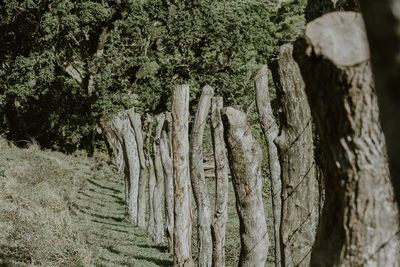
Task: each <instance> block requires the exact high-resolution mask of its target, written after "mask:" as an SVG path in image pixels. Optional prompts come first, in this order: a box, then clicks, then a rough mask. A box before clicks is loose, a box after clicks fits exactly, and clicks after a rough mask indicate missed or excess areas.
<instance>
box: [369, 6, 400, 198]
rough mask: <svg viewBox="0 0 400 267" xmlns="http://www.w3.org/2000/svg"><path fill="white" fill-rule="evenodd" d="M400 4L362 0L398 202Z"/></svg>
mask: <svg viewBox="0 0 400 267" xmlns="http://www.w3.org/2000/svg"><path fill="white" fill-rule="evenodd" d="M399 6H400V1H399V0H394V1H389V0H380V1H371V0H364V1H363V2H362V12H363V15H364V20H365V24H366V28H367V34H368V39H369V44H370V48H371V61H372V69H373V71H374V76H375V88H376V91H377V94H378V100H379V101H378V102H379V107H380V111H381V120H382V128H383V132H384V133H385V137H386V143H387V144H388V145H387V150H388V155H389V165H390V169H391V175H392V183H393V185H394V187H395V193H396V199H397V203H398V204H399V203H400V142H399V135H400V123H399V119H398V118H397V114H400V104H399V99H400V90H399V88H400V75H399V74H400V62H399V60H398V58H399V57H400V32H399V30H398V29H399V27H400V17H399V16H398V7H399ZM396 14H397V15H396Z"/></svg>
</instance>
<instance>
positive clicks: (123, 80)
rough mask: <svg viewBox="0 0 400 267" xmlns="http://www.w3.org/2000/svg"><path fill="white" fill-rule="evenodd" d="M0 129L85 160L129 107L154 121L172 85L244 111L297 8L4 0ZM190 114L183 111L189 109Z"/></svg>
mask: <svg viewBox="0 0 400 267" xmlns="http://www.w3.org/2000/svg"><path fill="white" fill-rule="evenodd" d="M3 2H4V8H2V9H1V11H0V21H1V22H0V33H1V34H0V41H1V43H2V44H4V45H3V47H2V48H0V49H1V50H0V60H1V62H3V63H2V65H1V66H0V112H1V120H0V127H1V129H2V131H3V132H7V133H8V134H7V135H8V137H9V138H11V139H13V140H21V139H26V138H27V137H34V138H36V139H37V140H38V141H39V143H40V144H41V145H42V146H44V147H49V148H54V149H60V150H63V151H73V150H75V149H78V148H86V149H88V150H89V151H92V150H93V144H94V140H95V139H96V138H98V136H99V135H98V132H100V131H99V125H100V124H101V122H102V121H103V120H107V119H108V118H110V117H111V116H113V115H114V114H115V113H116V112H117V111H118V110H121V109H126V108H128V107H131V106H132V105H134V106H135V107H136V109H137V110H138V111H140V112H150V113H154V114H155V113H158V112H161V111H164V110H166V109H167V108H168V107H169V105H170V97H171V88H172V87H173V85H174V84H178V83H188V84H190V86H191V99H192V100H193V101H194V102H197V100H198V97H199V94H200V88H201V87H202V86H204V85H205V84H210V85H211V86H213V87H214V88H215V89H216V93H217V94H219V95H222V96H224V98H225V101H226V102H227V104H239V103H240V104H242V105H244V106H250V103H251V102H252V101H253V88H252V87H253V84H252V80H253V76H254V74H255V72H256V70H257V69H258V68H259V66H260V65H261V64H262V63H265V61H266V59H267V58H268V57H269V56H271V55H272V54H273V53H274V51H275V50H276V48H277V47H278V45H279V43H280V41H287V40H292V39H294V38H295V37H296V36H297V35H299V34H301V31H302V28H303V26H302V25H303V20H304V19H303V15H302V14H303V10H304V8H305V5H306V3H305V1H304V0H292V1H287V2H284V3H283V4H281V5H278V4H277V3H275V2H266V1H259V0H258V1H257V0H239V1H233V0H230V1H222V0H219V1H210V0H196V1H186V0H185V1H170V0H155V1H145V0H143V1H135V0H93V1H86V0H80V1H79V0H45V1H35V0H25V1H23V2H21V1H17V0H4V1H3ZM194 106H196V105H195V103H194V105H191V107H194Z"/></svg>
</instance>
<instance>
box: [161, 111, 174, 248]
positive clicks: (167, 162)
mask: <svg viewBox="0 0 400 267" xmlns="http://www.w3.org/2000/svg"><path fill="white" fill-rule="evenodd" d="M165 121H166V125H167V127H164V129H163V131H162V133H161V139H160V152H161V160H162V163H163V167H164V190H165V229H166V231H165V232H166V234H167V239H168V248H169V252H170V253H173V251H174V177H173V171H174V169H173V164H172V153H173V152H172V147H171V142H170V141H171V140H170V138H169V133H171V131H172V128H171V126H172V125H171V123H172V117H171V113H170V112H166V114H165ZM165 128H167V129H165Z"/></svg>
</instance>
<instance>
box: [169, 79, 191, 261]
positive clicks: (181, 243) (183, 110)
mask: <svg viewBox="0 0 400 267" xmlns="http://www.w3.org/2000/svg"><path fill="white" fill-rule="evenodd" d="M172 128H173V137H172V146H173V151H174V153H173V165H174V178H175V181H174V207H175V210H174V213H175V219H174V223H175V225H174V265H175V266H179V267H184V266H190V265H192V264H193V261H192V253H191V246H192V242H191V237H192V221H191V196H190V170H189V86H188V85H178V86H175V88H174V91H173V96H172Z"/></svg>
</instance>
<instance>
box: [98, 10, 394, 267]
mask: <svg viewBox="0 0 400 267" xmlns="http://www.w3.org/2000/svg"><path fill="white" fill-rule="evenodd" d="M350 26H351V27H353V28H352V29H353V31H349V30H347V29H348V27H350ZM351 27H350V28H351ZM327 29H328V30H327ZM352 32H354V33H356V34H352ZM306 39H307V42H303V43H301V44H300V43H299V44H297V46H296V49H297V50H296V51H294V48H293V45H290V44H286V45H283V46H282V47H281V48H280V50H279V54H278V59H277V60H275V61H273V62H272V63H271V65H270V67H271V72H272V78H273V81H274V83H275V89H276V94H277V100H278V103H279V111H278V112H275V114H274V112H273V108H272V105H271V99H270V95H269V90H268V72H269V70H268V67H267V66H263V67H262V68H261V69H260V71H259V72H258V74H257V75H256V78H255V93H256V94H255V95H256V104H257V109H258V113H259V119H260V124H261V128H262V130H263V132H264V136H265V140H266V144H267V149H268V161H269V170H270V181H271V199H272V204H273V219H274V228H273V230H274V241H275V263H276V265H277V266H310V265H311V266H364V265H371V266H395V265H396V263H397V262H399V259H400V255H399V252H398V249H397V248H396V244H397V245H398V244H399V242H400V238H399V236H398V233H399V214H398V207H397V205H396V203H395V201H394V193H393V187H392V185H391V183H390V175H389V169H388V164H387V159H386V148H385V142H384V138H383V135H382V131H381V128H380V124H379V119H378V106H377V99H376V96H375V93H374V91H373V79H372V72H371V69H370V66H369V54H368V48H367V45H365V44H366V40H365V32H364V28H363V24H362V19H361V17H360V15H359V14H357V13H352V12H348V13H332V14H328V15H325V16H324V17H322V18H319V19H317V20H316V21H314V22H311V23H309V24H308V25H307V27H306ZM348 47H350V50H346V49H347V48H348ZM293 54H296V57H295V58H296V60H295V59H294V58H293ZM303 77H304V79H303ZM213 95H214V91H213V89H212V88H211V87H210V86H205V87H204V88H203V90H202V95H201V97H200V101H199V104H198V108H197V113H196V115H195V118H194V123H193V126H192V130H191V134H190V138H189V115H190V114H189V86H188V85H178V86H175V88H174V90H173V96H172V109H171V113H170V112H166V113H162V114H159V115H157V116H156V117H155V121H156V126H155V127H153V118H152V117H151V116H150V115H146V118H145V120H144V122H143V126H142V125H141V118H140V115H139V114H137V113H135V112H134V110H133V109H130V110H127V111H125V112H121V113H119V114H118V115H117V116H116V117H115V118H114V120H113V121H112V122H111V123H110V124H109V125H108V126H107V127H105V128H106V131H105V133H106V138H107V144H108V147H109V148H110V151H111V152H112V153H111V154H112V155H113V161H114V163H115V165H116V166H117V169H118V170H119V171H120V172H122V171H123V170H124V174H125V192H126V207H127V215H128V219H129V220H130V221H132V223H134V224H135V225H138V226H140V227H145V225H146V222H145V213H146V209H147V207H146V201H148V202H149V214H150V216H149V222H148V232H149V233H150V234H151V235H152V237H153V240H154V241H155V242H156V243H162V242H163V238H164V233H165V234H166V236H167V239H168V244H169V250H170V252H171V253H173V255H174V265H175V266H193V265H194V262H193V260H192V252H191V237H192V208H191V207H192V203H191V190H193V195H194V199H195V202H196V206H197V216H196V218H197V222H196V224H195V227H196V228H197V233H198V239H197V242H198V249H199V251H198V266H202V267H203V266H206V267H208V266H225V251H224V249H225V228H226V222H227V204H228V182H229V180H228V168H230V172H231V175H232V179H231V180H232V183H233V187H234V191H235V195H236V208H237V212H238V215H239V219H240V238H241V253H240V261H239V266H260V267H261V266H264V265H265V262H266V259H267V255H268V249H269V245H270V242H269V237H268V232H267V224H266V220H265V214H264V206H263V199H262V183H263V178H262V172H261V162H262V159H263V153H262V150H261V148H260V145H259V144H258V142H257V141H256V140H255V138H254V137H253V136H252V134H251V130H250V127H249V125H248V122H247V115H246V113H244V112H242V111H241V110H240V109H237V108H233V107H225V108H224V107H223V99H222V98H221V97H213ZM210 109H211V120H210V121H211V124H210V126H211V127H210V128H211V132H212V142H213V147H214V162H215V183H216V192H217V193H216V196H215V207H214V215H213V217H212V214H211V203H210V199H209V196H208V192H207V186H206V180H205V174H204V166H203V153H202V147H203V133H204V127H205V124H206V122H207V116H208V113H209V112H210ZM278 121H279V123H277V122H278ZM313 125H315V132H313V127H312V126H313ZM153 128H155V131H154V135H153V134H152V130H153ZM316 135H317V136H318V138H319V143H318V144H317V145H318V148H317V150H316V151H317V152H318V153H319V155H318V158H316V156H315V151H314V146H315V145H316V144H314V142H313V140H314V139H315V136H316ZM318 171H319V172H321V173H322V174H323V177H324V178H325V181H324V182H322V181H321V179H319V178H318V175H317V172H318ZM322 184H324V185H325V188H322ZM146 187H148V190H147V191H148V192H149V194H148V195H146ZM371 187H372V188H371ZM324 200H325V201H324ZM323 202H324V203H323ZM163 207H165V217H164V218H163ZM323 207H324V208H323ZM322 208H323V211H322ZM317 232H318V237H317Z"/></svg>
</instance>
